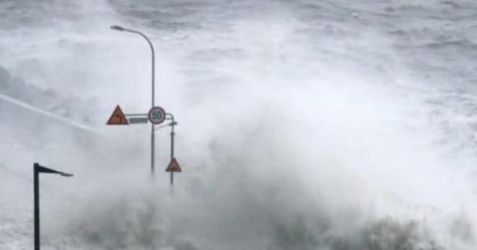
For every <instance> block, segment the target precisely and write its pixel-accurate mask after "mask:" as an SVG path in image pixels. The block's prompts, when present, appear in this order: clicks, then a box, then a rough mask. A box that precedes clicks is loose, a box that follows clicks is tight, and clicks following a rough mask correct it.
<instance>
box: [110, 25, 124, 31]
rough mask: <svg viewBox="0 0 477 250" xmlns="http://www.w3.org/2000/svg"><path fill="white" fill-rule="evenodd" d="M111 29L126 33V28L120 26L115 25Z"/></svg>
mask: <svg viewBox="0 0 477 250" xmlns="http://www.w3.org/2000/svg"><path fill="white" fill-rule="evenodd" d="M111 29H113V30H117V31H124V28H123V27H121V26H118V25H113V26H111Z"/></svg>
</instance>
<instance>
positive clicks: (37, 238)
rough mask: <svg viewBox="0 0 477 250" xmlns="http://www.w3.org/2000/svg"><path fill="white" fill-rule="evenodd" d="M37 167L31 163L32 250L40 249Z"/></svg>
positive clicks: (36, 164)
mask: <svg viewBox="0 0 477 250" xmlns="http://www.w3.org/2000/svg"><path fill="white" fill-rule="evenodd" d="M38 168H39V164H38V163H34V164H33V196H34V198H33V199H34V201H33V202H34V212H33V213H34V215H33V217H34V226H33V231H34V232H33V233H34V235H35V243H34V244H35V245H34V250H40V192H39V188H38V184H39V183H38V177H39V176H38Z"/></svg>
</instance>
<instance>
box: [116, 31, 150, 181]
mask: <svg viewBox="0 0 477 250" xmlns="http://www.w3.org/2000/svg"><path fill="white" fill-rule="evenodd" d="M111 29H113V30H117V31H125V32H129V33H134V34H138V35H140V36H142V37H143V38H144V39H146V41H147V43H148V44H149V47H150V48H151V54H152V56H151V62H152V64H151V65H152V68H151V89H152V90H151V93H152V96H151V109H152V108H153V107H154V100H155V94H154V93H155V53H154V46H153V45H152V42H151V40H149V38H148V37H147V36H146V35H144V34H143V33H141V32H140V31H137V30H132V29H127V28H123V27H121V26H117V25H113V26H111ZM155 146H156V136H155V134H154V124H151V175H152V176H154V170H155V164H154V160H155V157H154V153H155Z"/></svg>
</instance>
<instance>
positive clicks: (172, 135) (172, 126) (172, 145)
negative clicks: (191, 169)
mask: <svg viewBox="0 0 477 250" xmlns="http://www.w3.org/2000/svg"><path fill="white" fill-rule="evenodd" d="M174 126H175V121H174V116H173V117H172V123H171V128H172V129H171V161H172V160H173V159H174V136H175V133H174ZM173 185H174V172H173V171H171V186H173Z"/></svg>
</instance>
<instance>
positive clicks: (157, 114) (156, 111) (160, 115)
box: [147, 107, 166, 124]
mask: <svg viewBox="0 0 477 250" xmlns="http://www.w3.org/2000/svg"><path fill="white" fill-rule="evenodd" d="M147 117H148V118H149V121H151V122H152V124H161V123H162V122H163V121H164V120H165V119H166V111H165V110H164V109H163V108H161V107H153V108H152V109H151V110H149V113H148V114H147Z"/></svg>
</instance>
